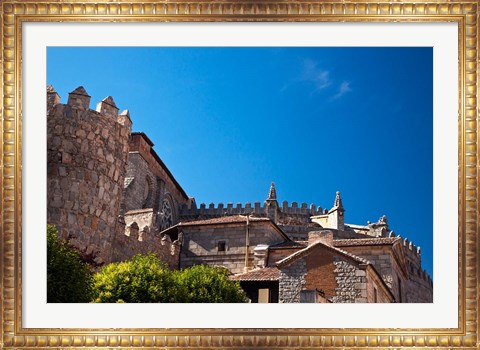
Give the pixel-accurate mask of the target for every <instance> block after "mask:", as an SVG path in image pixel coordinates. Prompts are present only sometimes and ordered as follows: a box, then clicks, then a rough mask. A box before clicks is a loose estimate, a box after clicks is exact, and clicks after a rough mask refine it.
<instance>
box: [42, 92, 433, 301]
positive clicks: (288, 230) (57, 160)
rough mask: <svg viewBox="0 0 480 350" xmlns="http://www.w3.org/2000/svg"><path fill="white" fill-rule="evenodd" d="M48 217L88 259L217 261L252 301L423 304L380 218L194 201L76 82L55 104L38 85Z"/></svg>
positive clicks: (412, 269)
mask: <svg viewBox="0 0 480 350" xmlns="http://www.w3.org/2000/svg"><path fill="white" fill-rule="evenodd" d="M47 132H48V141H47V147H48V152H47V162H48V166H47V172H48V173H47V187H48V188H47V220H48V223H49V224H54V225H56V226H57V228H58V230H59V232H60V233H61V235H62V237H63V238H65V239H67V240H68V241H69V243H70V245H72V246H73V247H75V248H76V249H78V250H79V251H80V252H81V254H82V256H83V258H84V259H85V260H86V261H88V262H89V263H90V264H92V265H93V266H97V267H98V266H102V265H104V264H107V263H110V262H115V261H122V260H126V259H129V258H131V257H133V256H134V255H135V254H138V253H149V252H153V253H155V254H156V255H157V256H158V257H159V258H160V259H161V260H163V261H164V262H165V263H166V264H168V265H169V266H170V268H171V269H179V268H184V267H188V266H192V265H194V264H207V265H212V266H213V265H214V266H223V267H225V268H227V269H228V270H229V271H230V273H231V279H232V280H237V281H240V284H241V286H242V288H243V289H244V290H245V291H246V292H247V294H248V296H249V298H250V300H251V301H252V302H262V303H264V302H269V303H277V302H278V303H430V302H432V301H433V283H432V280H431V278H430V276H429V275H428V273H427V272H426V271H425V270H423V269H422V265H421V255H420V248H419V247H417V246H415V245H414V244H413V243H412V242H411V241H409V240H408V239H407V238H402V237H401V236H399V235H397V234H396V233H394V231H392V230H391V228H390V227H389V225H388V220H387V218H386V217H385V216H383V217H381V218H379V219H378V221H377V222H374V223H368V224H366V225H354V224H350V223H347V222H346V221H345V215H344V214H345V208H344V205H343V202H342V197H341V194H340V193H339V192H336V193H332V198H331V199H330V200H332V206H331V207H329V208H322V207H319V206H318V207H317V206H316V205H314V204H311V205H310V206H307V204H306V203H301V204H298V203H296V202H292V203H290V204H289V203H288V202H286V201H283V202H279V201H278V199H277V194H276V189H275V185H274V184H273V183H272V184H271V186H270V189H268V188H266V189H265V193H266V199H265V201H264V202H263V203H260V202H255V203H253V204H252V203H235V204H233V202H232V203H226V204H224V203H218V204H213V203H210V204H209V205H205V204H200V205H197V203H196V202H195V199H194V197H192V196H189V195H187V193H186V192H185V190H184V189H183V188H182V186H181V185H180V184H179V183H178V182H177V181H176V180H175V177H174V176H173V174H172V173H171V172H170V170H169V169H168V167H167V166H166V165H165V164H164V162H163V161H162V159H161V158H160V157H159V155H158V154H157V153H156V152H155V150H154V144H153V142H152V141H151V140H150V139H149V137H148V135H146V134H145V133H143V132H132V120H131V117H130V113H129V112H128V110H124V111H120V110H119V109H118V107H117V106H116V104H115V102H114V100H113V98H112V97H110V96H108V97H106V98H105V99H103V100H102V101H100V102H99V103H98V104H97V105H96V108H95V109H90V96H89V95H88V93H87V92H86V90H85V89H84V88H83V87H81V86H80V87H78V88H76V89H75V90H73V91H72V92H71V93H70V94H69V96H68V101H67V103H66V104H62V103H61V102H60V96H59V95H58V94H57V93H56V91H55V90H54V88H53V87H52V86H48V87H47Z"/></svg>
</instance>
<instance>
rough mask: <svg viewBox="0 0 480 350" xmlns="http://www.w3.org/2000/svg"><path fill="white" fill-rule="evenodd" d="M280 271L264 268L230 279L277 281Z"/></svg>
mask: <svg viewBox="0 0 480 350" xmlns="http://www.w3.org/2000/svg"><path fill="white" fill-rule="evenodd" d="M279 276H280V270H279V269H277V268H276V267H264V268H260V269H255V270H252V271H249V272H246V273H242V274H239V275H235V276H232V277H230V279H232V280H234V281H278V278H279Z"/></svg>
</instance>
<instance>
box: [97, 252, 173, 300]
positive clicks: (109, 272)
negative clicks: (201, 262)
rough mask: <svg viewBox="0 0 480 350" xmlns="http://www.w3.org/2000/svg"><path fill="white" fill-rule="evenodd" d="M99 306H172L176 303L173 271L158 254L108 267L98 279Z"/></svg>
mask: <svg viewBox="0 0 480 350" xmlns="http://www.w3.org/2000/svg"><path fill="white" fill-rule="evenodd" d="M94 288H95V293H96V297H95V299H94V301H95V302H97V303H118V302H121V303H168V302H175V301H176V285H175V281H174V278H173V274H172V272H171V271H170V270H169V269H168V267H167V266H166V265H164V264H163V263H162V262H161V261H160V260H159V259H158V258H157V257H156V256H155V255H154V254H149V255H136V256H134V257H133V258H132V259H131V260H129V261H125V262H119V263H112V264H108V265H106V266H104V267H103V268H102V269H101V270H100V272H98V273H97V274H95V276H94Z"/></svg>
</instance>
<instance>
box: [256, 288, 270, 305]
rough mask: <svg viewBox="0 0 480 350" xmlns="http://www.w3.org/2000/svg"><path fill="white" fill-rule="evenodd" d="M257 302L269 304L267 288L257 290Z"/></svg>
mask: <svg viewBox="0 0 480 350" xmlns="http://www.w3.org/2000/svg"><path fill="white" fill-rule="evenodd" d="M258 302H259V303H269V302H270V290H269V289H268V288H261V289H259V290H258Z"/></svg>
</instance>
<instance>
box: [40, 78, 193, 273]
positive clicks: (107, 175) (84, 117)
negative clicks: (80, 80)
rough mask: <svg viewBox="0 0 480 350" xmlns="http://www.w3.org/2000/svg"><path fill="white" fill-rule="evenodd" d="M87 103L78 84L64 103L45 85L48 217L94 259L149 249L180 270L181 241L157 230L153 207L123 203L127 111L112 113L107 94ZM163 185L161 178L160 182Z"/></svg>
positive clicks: (95, 261)
mask: <svg viewBox="0 0 480 350" xmlns="http://www.w3.org/2000/svg"><path fill="white" fill-rule="evenodd" d="M89 106H90V96H89V95H88V94H87V92H86V91H85V89H84V88H83V87H79V88H77V89H75V90H74V91H73V92H71V93H70V94H69V97H68V102H67V104H61V103H60V97H59V96H58V94H57V93H56V92H55V90H54V89H53V87H51V86H49V87H48V88H47V135H48V136H47V147H48V150H47V158H48V159H47V172H48V174H47V175H48V176H47V189H48V190H47V203H48V206H47V222H48V223H49V224H54V225H55V226H57V228H58V229H59V232H60V233H61V235H62V237H63V238H65V239H68V241H69V243H70V245H72V246H73V247H75V248H76V249H78V250H79V251H80V252H81V253H82V255H83V256H84V258H85V259H87V260H88V261H89V262H90V263H92V264H94V265H97V266H100V265H103V264H105V263H109V262H112V261H120V260H125V259H128V258H131V257H132V256H133V255H135V254H138V253H147V252H153V253H155V254H157V255H158V256H159V257H160V258H161V259H162V260H164V261H165V262H166V263H167V264H168V265H169V266H170V267H172V268H178V257H179V252H180V246H179V243H178V242H171V240H170V239H169V237H165V238H164V239H162V238H161V237H160V235H158V230H155V227H153V224H154V223H155V219H156V218H157V216H158V214H157V212H156V211H154V208H150V209H149V210H148V208H147V211H146V212H143V211H142V212H138V211H131V212H129V213H125V202H126V201H127V203H128V200H130V201H132V200H133V199H132V198H131V197H127V199H125V191H124V187H125V183H126V181H125V179H126V172H127V161H128V157H129V150H130V144H132V138H131V128H132V122H131V120H130V115H129V112H128V111H123V112H122V113H121V114H118V111H119V110H118V108H117V107H116V105H115V102H114V101H113V98H112V97H110V96H109V97H106V98H105V99H103V100H102V101H101V102H100V103H98V105H97V108H96V110H91V109H90V107H89ZM149 151H150V150H149ZM136 180H137V181H141V177H138V178H137V179H136ZM158 182H159V181H158ZM169 186H170V184H168V181H167V186H164V187H169ZM170 187H172V186H170ZM143 188H145V186H143ZM143 188H142V190H143ZM151 190H152V191H154V190H155V188H154V187H153V186H152V188H151ZM156 192H159V191H156ZM177 192H178V190H177ZM172 193H173V196H172V198H173V197H176V198H178V195H177V194H176V192H174V191H173V190H172ZM149 194H150V193H147V195H149ZM162 194H164V192H162ZM134 195H135V193H134ZM132 197H134V196H132ZM185 197H186V195H183V198H185ZM187 198H188V197H187ZM141 200H145V198H143V196H142V197H141ZM185 201H186V200H184V202H185ZM145 205H151V206H155V205H154V203H153V201H151V203H145ZM140 208H142V207H140ZM156 208H158V205H156ZM137 209H138V208H137ZM124 214H125V215H124ZM125 221H127V224H128V226H126V225H125ZM139 224H140V225H142V226H141V227H140V226H139Z"/></svg>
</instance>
